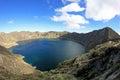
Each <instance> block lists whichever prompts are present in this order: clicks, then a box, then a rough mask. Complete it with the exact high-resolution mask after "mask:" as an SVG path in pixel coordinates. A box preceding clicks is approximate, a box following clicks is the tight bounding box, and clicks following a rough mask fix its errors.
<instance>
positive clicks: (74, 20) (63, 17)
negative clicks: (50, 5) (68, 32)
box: [52, 3, 89, 29]
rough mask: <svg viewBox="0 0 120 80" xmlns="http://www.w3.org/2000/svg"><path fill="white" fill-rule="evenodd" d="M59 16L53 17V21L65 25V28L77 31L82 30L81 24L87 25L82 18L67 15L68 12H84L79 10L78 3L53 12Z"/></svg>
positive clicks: (81, 9)
mask: <svg viewBox="0 0 120 80" xmlns="http://www.w3.org/2000/svg"><path fill="white" fill-rule="evenodd" d="M55 11H56V12H57V13H60V15H55V16H53V17H52V20H53V21H56V22H63V23H64V24H66V27H67V28H71V29H79V28H84V27H83V26H81V24H87V23H89V22H88V21H87V20H86V19H85V18H84V17H83V16H81V15H75V14H69V13H68V12H81V11H84V8H81V7H80V6H79V4H78V3H71V4H69V5H67V6H64V7H62V8H59V9H56V10H55Z"/></svg>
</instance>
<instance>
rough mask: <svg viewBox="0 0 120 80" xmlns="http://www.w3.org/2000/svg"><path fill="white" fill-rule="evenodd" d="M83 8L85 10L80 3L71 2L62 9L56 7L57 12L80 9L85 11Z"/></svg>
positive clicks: (77, 10)
mask: <svg viewBox="0 0 120 80" xmlns="http://www.w3.org/2000/svg"><path fill="white" fill-rule="evenodd" d="M83 10H84V8H81V7H80V6H79V4H78V3H71V4H69V5H67V6H64V7H62V8H60V9H56V11H57V12H79V11H83Z"/></svg>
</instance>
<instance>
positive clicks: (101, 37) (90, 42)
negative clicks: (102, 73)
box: [60, 27, 120, 51]
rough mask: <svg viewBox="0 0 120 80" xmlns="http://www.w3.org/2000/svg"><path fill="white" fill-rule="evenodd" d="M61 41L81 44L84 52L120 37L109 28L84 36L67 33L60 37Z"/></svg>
mask: <svg viewBox="0 0 120 80" xmlns="http://www.w3.org/2000/svg"><path fill="white" fill-rule="evenodd" d="M60 38H61V39H69V40H73V41H76V42H79V43H81V44H82V45H83V46H85V48H86V50H87V51H88V50H90V49H92V48H94V47H95V46H96V45H98V44H102V43H104V42H107V41H111V40H112V41H113V40H116V39H120V36H119V35H118V34H117V33H116V32H115V31H114V30H112V29H111V28H109V27H106V28H103V29H100V30H94V31H92V32H89V33H85V34H78V33H69V34H66V35H63V36H61V37H60Z"/></svg>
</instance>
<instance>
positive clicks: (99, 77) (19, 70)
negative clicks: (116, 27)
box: [0, 27, 120, 80]
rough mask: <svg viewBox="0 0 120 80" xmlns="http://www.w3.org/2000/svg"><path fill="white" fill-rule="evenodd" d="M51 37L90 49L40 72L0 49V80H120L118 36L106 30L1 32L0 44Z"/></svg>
mask: <svg viewBox="0 0 120 80" xmlns="http://www.w3.org/2000/svg"><path fill="white" fill-rule="evenodd" d="M18 34H19V35H18ZM38 34H39V35H40V34H41V35H42V37H40V36H38ZM1 35H2V36H1ZM53 35H54V36H53ZM55 35H56V36H55ZM28 36H29V37H28ZM9 37H10V38H9ZM51 37H52V38H57V39H58V38H60V39H69V40H73V41H76V42H79V43H81V44H83V45H84V46H85V47H86V48H88V50H89V49H90V50H89V51H88V52H87V53H85V54H81V55H80V56H77V57H75V58H73V59H69V60H66V61H64V62H62V63H60V64H59V65H58V67H57V68H56V69H53V70H50V71H45V72H41V71H38V70H36V69H35V68H33V67H32V66H31V65H29V64H27V63H26V62H24V61H23V56H21V55H18V54H13V53H12V52H10V51H9V50H8V49H6V48H5V47H2V46H0V80H68V79H69V80H120V36H119V35H118V34H117V33H116V32H115V31H113V30H112V29H111V28H109V27H106V28H103V29H100V30H95V31H92V32H90V33H86V34H78V33H68V32H64V33H58V32H50V33H39V32H37V33H32V32H20V33H19V32H13V33H10V34H6V33H1V34H0V42H5V43H6V44H7V43H9V44H10V43H11V42H14V41H16V42H17V41H19V40H28V39H34V38H35V39H36V38H51ZM10 40H11V41H10ZM98 44H99V45H98ZM12 45H13V44H12ZM95 46H96V47H95ZM91 48H93V49H91Z"/></svg>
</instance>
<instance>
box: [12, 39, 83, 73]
mask: <svg viewBox="0 0 120 80" xmlns="http://www.w3.org/2000/svg"><path fill="white" fill-rule="evenodd" d="M10 50H12V52H13V53H16V54H21V55H23V56H25V58H24V60H25V61H26V62H28V63H30V64H32V65H33V66H36V67H37V69H39V70H42V71H45V70H50V69H53V68H55V67H56V66H57V65H58V64H59V63H60V62H62V61H64V60H66V59H70V58H73V57H76V56H77V55H80V54H82V53H84V51H85V49H84V47H83V46H82V45H80V44H78V43H76V42H73V41H67V40H53V39H37V40H28V41H21V42H19V45H17V46H14V47H11V48H10Z"/></svg>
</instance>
